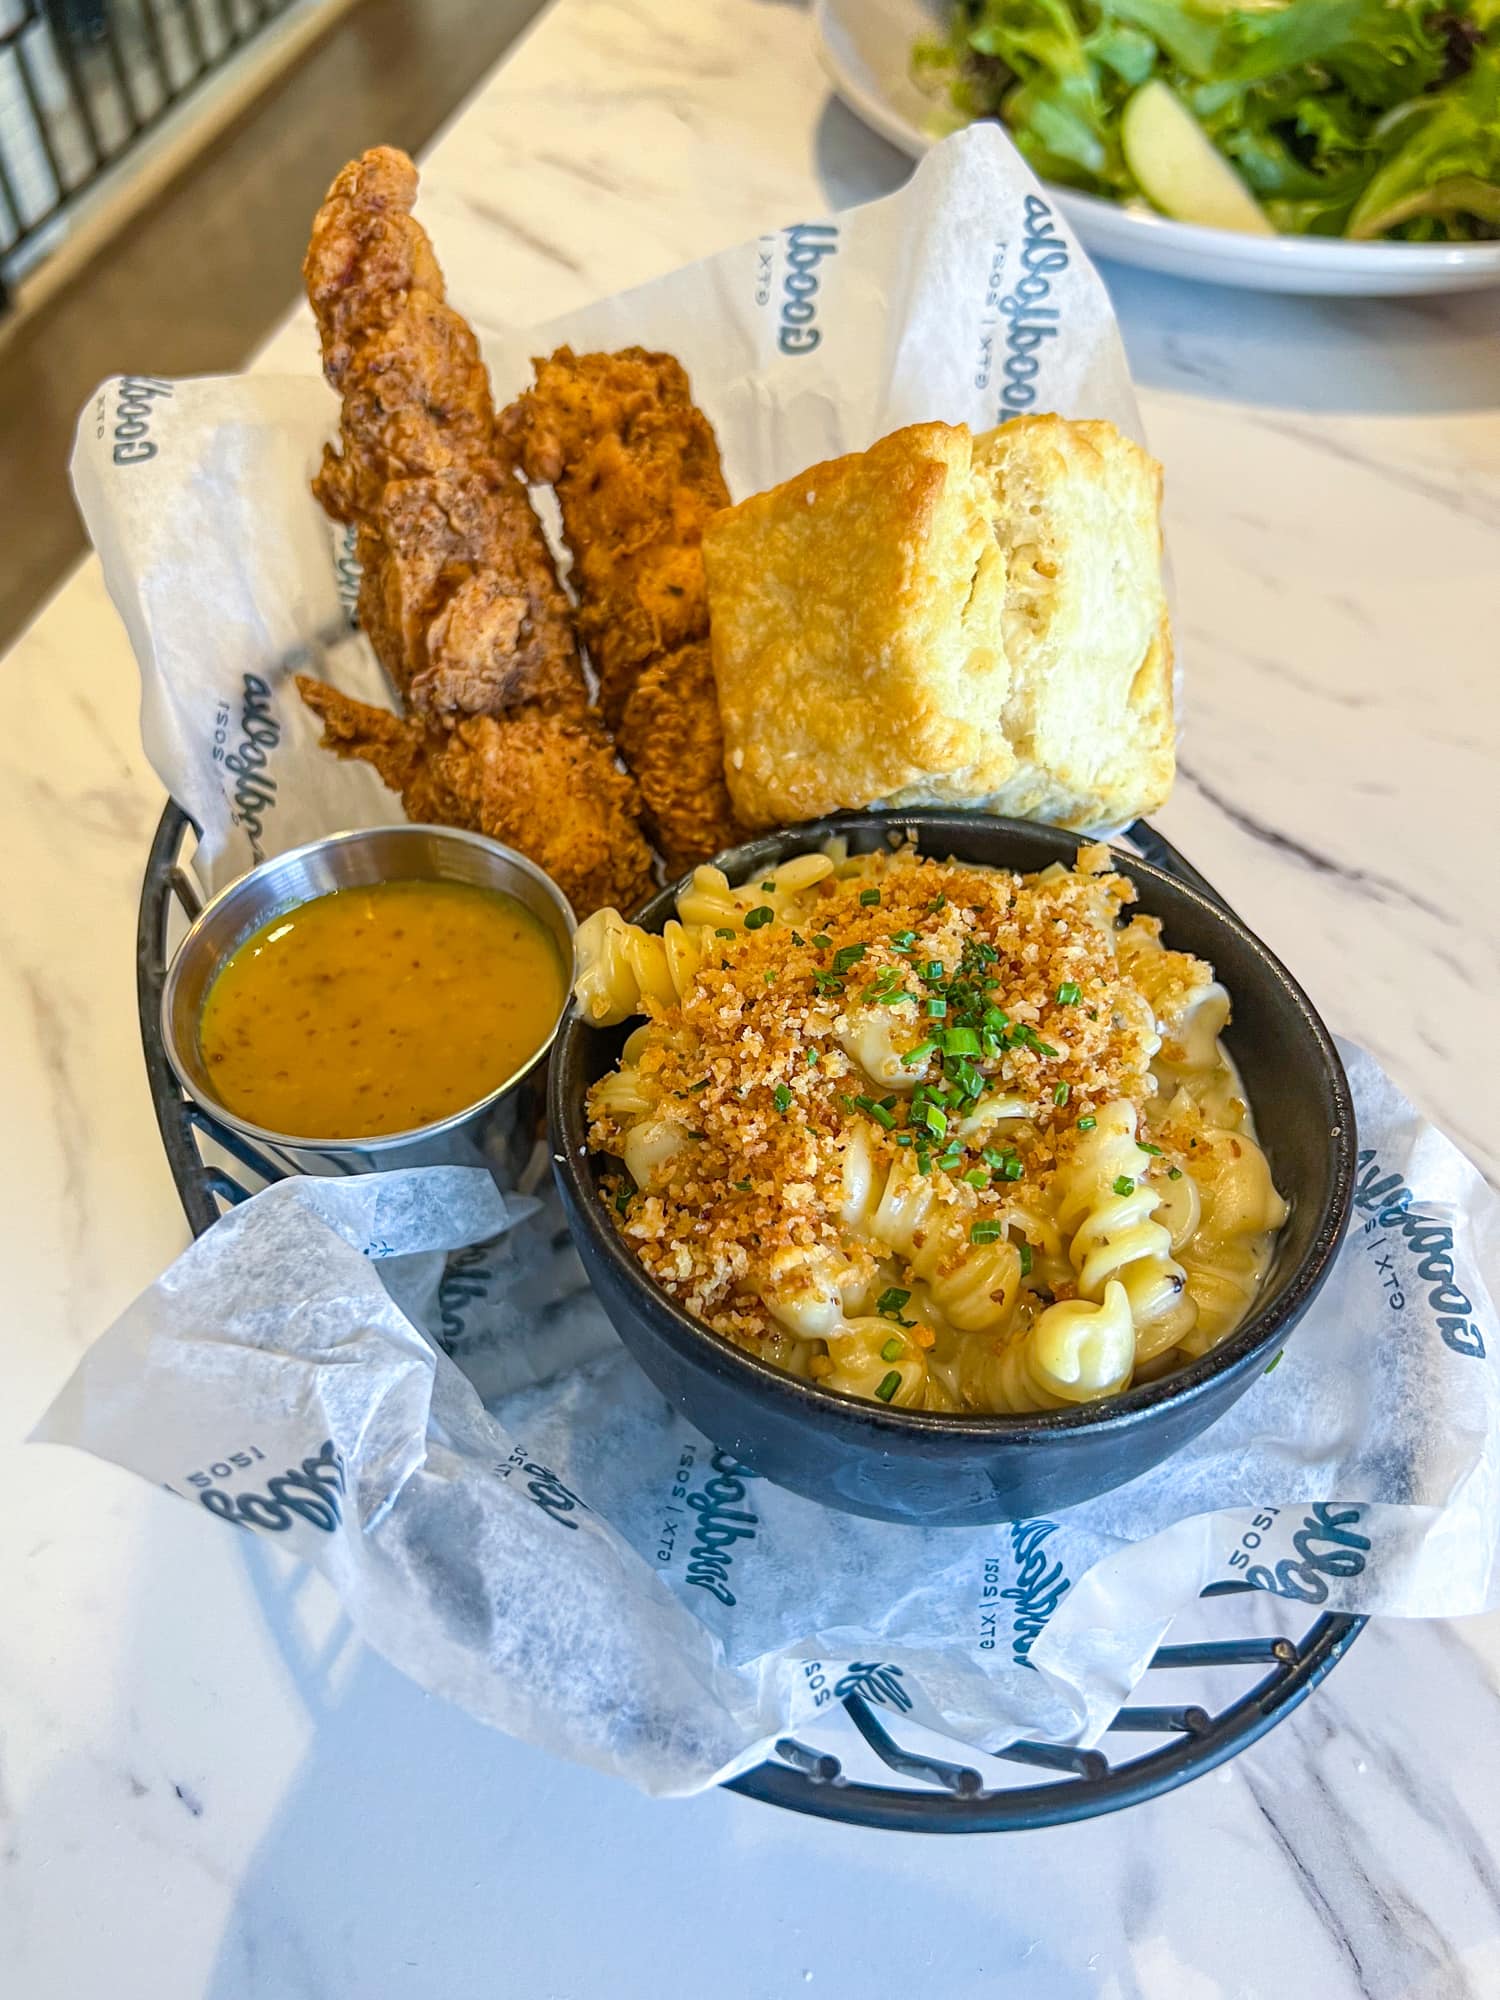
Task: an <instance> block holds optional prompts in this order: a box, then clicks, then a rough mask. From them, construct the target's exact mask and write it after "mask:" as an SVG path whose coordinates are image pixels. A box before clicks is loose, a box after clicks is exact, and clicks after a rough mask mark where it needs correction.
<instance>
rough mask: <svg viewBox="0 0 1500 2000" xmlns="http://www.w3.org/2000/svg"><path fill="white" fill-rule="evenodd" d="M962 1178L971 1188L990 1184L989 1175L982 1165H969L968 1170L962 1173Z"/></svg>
mask: <svg viewBox="0 0 1500 2000" xmlns="http://www.w3.org/2000/svg"><path fill="white" fill-rule="evenodd" d="M964 1179H965V1180H966V1181H967V1182H968V1183H969V1186H970V1187H971V1188H982V1187H988V1186H989V1184H990V1177H989V1175H988V1174H987V1173H986V1172H985V1170H984V1168H983V1167H970V1169H969V1171H968V1172H967V1173H966V1174H965V1175H964Z"/></svg>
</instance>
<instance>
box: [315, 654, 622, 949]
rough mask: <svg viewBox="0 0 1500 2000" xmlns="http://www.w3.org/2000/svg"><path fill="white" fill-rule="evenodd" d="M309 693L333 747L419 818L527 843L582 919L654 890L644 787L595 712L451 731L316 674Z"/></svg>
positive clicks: (521, 715)
mask: <svg viewBox="0 0 1500 2000" xmlns="http://www.w3.org/2000/svg"><path fill="white" fill-rule="evenodd" d="M297 687H298V690H299V692H300V693H301V696H302V699H303V700H304V701H305V702H306V703H307V705H308V707H309V708H310V709H312V710H313V712H314V713H315V714H316V715H317V716H319V717H320V719H321V720H322V723H323V742H324V744H325V746H326V747H327V748H328V749H330V750H335V751H337V753H338V754H339V756H341V757H358V758H360V759H361V760H362V761H363V762H364V763H366V764H371V765H373V766H374V768H375V770H376V771H378V772H379V774H380V776H381V778H382V779H383V781H384V782H385V783H386V784H387V785H389V786H390V788H391V789H392V791H399V792H400V794H401V801H402V804H403V805H404V806H405V808H406V814H407V817H408V819H411V820H413V821H418V822H425V823H427V824H435V825H440V826H461V827H468V828H470V829H471V830H472V831H474V832H476V833H484V834H488V835H489V837H490V838H491V839H492V840H500V841H504V842H505V844H506V845H507V846H508V847H515V848H519V849H520V851H521V852H522V853H523V854H526V855H528V856H529V857H530V858H531V859H532V860H533V861H535V862H536V864H537V866H538V867H539V868H543V869H545V870H546V872H547V873H548V874H549V875H550V876H551V877H552V879H553V881H554V882H556V883H557V884H558V886H559V888H561V890H562V892H563V894H564V895H565V896H566V897H567V899H568V901H569V902H570V903H571V904H572V905H573V908H574V911H575V912H576V913H577V915H578V916H579V917H586V916H588V915H590V914H591V913H592V912H593V911H594V910H597V909H602V908H603V907H604V905H605V904H606V903H608V904H613V905H614V907H615V908H617V909H620V910H626V911H628V910H632V909H634V908H635V907H636V905H637V904H638V903H640V902H642V901H643V900H644V899H645V898H646V897H647V896H648V895H649V894H650V892H651V888H652V880H651V853H650V850H649V849H648V848H647V846H646V843H645V842H644V841H643V840H642V838H641V835H640V830H639V828H638V827H637V825H636V822H635V814H636V811H637V809H638V801H637V799H636V795H635V786H634V785H633V784H632V782H631V780H630V779H629V778H628V777H627V776H626V774H625V773H624V772H623V771H621V770H620V769H619V768H618V766H617V765H616V763H615V760H614V756H613V754H612V751H611V748H610V743H609V739H608V737H607V736H606V735H605V733H604V731H603V730H602V729H601V728H600V726H599V724H598V722H597V721H596V720H595V719H594V718H593V717H592V716H591V715H587V714H585V715H583V716H582V717H580V718H578V719H577V720H571V719H566V720H565V719H564V718H562V717H559V716H556V715H548V714H544V713H542V712H540V711H538V710H536V709H530V708H527V709H520V710H517V711H515V712H514V713H512V714H510V715H503V716H498V717H496V716H489V715H482V716H471V717H468V718H466V719H465V720H463V721H461V722H457V723H454V724H452V725H451V726H447V725H442V724H434V723H429V722H424V721H420V720H416V719H406V720H403V719H402V718H401V717H399V716H395V715H392V714H390V713H389V711H388V710H386V709H383V708H374V707H372V706H371V705H370V704H369V703H367V702H362V701H354V700H353V699H351V697H350V696H348V695H345V694H340V693H339V691H338V689H337V688H332V687H329V686H327V685H326V683H324V682H322V681H316V680H312V679H311V678H309V677H308V676H307V675H305V674H299V675H298V676H297Z"/></svg>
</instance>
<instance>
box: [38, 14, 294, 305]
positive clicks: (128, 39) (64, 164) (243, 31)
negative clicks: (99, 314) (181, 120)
mask: <svg viewBox="0 0 1500 2000" xmlns="http://www.w3.org/2000/svg"><path fill="white" fill-rule="evenodd" d="M299 4H301V0H0V303H3V302H4V297H5V289H6V283H7V280H8V281H10V282H11V283H13V282H14V280H15V278H16V277H17V276H18V275H19V274H20V272H21V270H22V269H23V268H25V267H27V266H29V265H30V264H31V263H33V262H35V261H36V259H37V257H38V256H39V255H40V254H43V252H44V251H45V248H46V246H47V239H48V237H49V234H57V233H60V231H61V228H62V227H63V226H64V225H63V218H64V216H65V214H66V211H67V210H68V209H69V208H70V207H72V206H73V205H74V204H75V203H76V202H77V201H78V199H79V198H80V196H82V195H84V194H87V193H88V192H89V190H90V189H92V188H93V187H95V186H96V185H97V184H98V182H99V181H100V180H102V179H103V177H104V176H105V175H106V174H107V173H109V172H110V171H111V170H112V169H113V168H115V167H117V166H118V165H119V164H120V162H121V161H122V160H124V159H125V158H126V156H127V155H128V154H129V153H130V152H131V151H132V149H133V148H134V147H136V146H137V145H139V143H140V142H141V140H142V139H143V138H145V136H146V135H147V134H148V133H149V132H150V131H151V130H152V128H153V127H154V126H156V125H158V124H159V123H160V122H161V120H162V119H163V118H164V117H165V116H166V115H167V113H168V112H169V111H171V110H172V109H173V108H174V107H175V106H176V105H178V104H180V103H181V102H182V101H183V99H184V98H186V97H188V96H189V95H190V94H191V93H192V92H193V91H194V90H195V89H196V88H197V87H198V86H199V85H200V84H201V83H202V82H203V81H204V79H205V78H206V77H209V76H211V75H213V73H214V72H215V71H216V70H219V69H222V68H223V67H224V66H225V65H226V64H227V63H228V62H229V61H230V60H231V59H232V58H233V56H234V55H235V53H236V51H237V50H239V49H241V48H243V47H244V46H245V44H246V43H247V42H249V41H251V40H253V39H254V37H255V36H256V35H257V34H259V33H260V32H261V31H262V30H263V29H264V28H265V27H266V26H267V25H268V24H269V23H270V22H272V21H274V20H275V19H276V18H277V17H278V16H279V15H282V14H286V13H289V12H290V11H291V10H292V9H293V8H294V7H296V6H297V5H299Z"/></svg>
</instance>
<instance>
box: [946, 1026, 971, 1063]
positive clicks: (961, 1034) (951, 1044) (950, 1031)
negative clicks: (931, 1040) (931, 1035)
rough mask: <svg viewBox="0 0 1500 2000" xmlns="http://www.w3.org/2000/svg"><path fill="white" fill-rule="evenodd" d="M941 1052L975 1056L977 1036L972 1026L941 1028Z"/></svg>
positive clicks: (951, 1054)
mask: <svg viewBox="0 0 1500 2000" xmlns="http://www.w3.org/2000/svg"><path fill="white" fill-rule="evenodd" d="M943 1054H944V1055H945V1056H977V1055H978V1054H979V1037H978V1035H976V1034H975V1032H974V1030H973V1029H972V1028H945V1029H944V1030H943Z"/></svg>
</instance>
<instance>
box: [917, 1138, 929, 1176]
mask: <svg viewBox="0 0 1500 2000" xmlns="http://www.w3.org/2000/svg"><path fill="white" fill-rule="evenodd" d="M917 1172H918V1173H919V1174H930V1173H931V1172H932V1155H931V1153H928V1152H924V1151H923V1149H922V1147H921V1146H920V1145H919V1146H918V1147H917Z"/></svg>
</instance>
